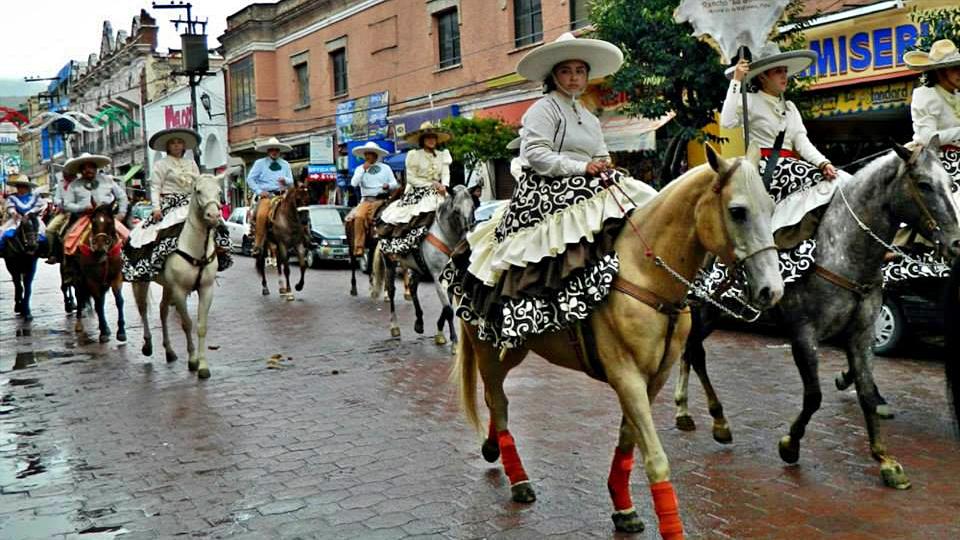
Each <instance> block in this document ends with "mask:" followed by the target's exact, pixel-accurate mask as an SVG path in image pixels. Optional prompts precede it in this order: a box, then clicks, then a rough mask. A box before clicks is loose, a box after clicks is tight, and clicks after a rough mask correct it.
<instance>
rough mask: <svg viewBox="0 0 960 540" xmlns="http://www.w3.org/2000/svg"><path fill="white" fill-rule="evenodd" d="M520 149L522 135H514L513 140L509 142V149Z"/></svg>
mask: <svg viewBox="0 0 960 540" xmlns="http://www.w3.org/2000/svg"><path fill="white" fill-rule="evenodd" d="M519 149H520V137H514V138H513V140H512V141H510V142H508V143H507V150H519Z"/></svg>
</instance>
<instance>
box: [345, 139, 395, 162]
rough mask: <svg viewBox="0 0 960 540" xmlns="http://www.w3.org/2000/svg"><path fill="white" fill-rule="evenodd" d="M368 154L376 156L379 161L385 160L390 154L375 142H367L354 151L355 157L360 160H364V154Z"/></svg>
mask: <svg viewBox="0 0 960 540" xmlns="http://www.w3.org/2000/svg"><path fill="white" fill-rule="evenodd" d="M367 153H374V154H376V155H377V159H381V158H383V156H385V155H387V154H389V152H387V151H386V150H384V149H383V148H380V145H378V144H377V143H375V142H373V141H367V142H366V143H365V144H364V145H363V146H358V147H356V148H354V149H353V155H354V156H356V157H358V158H360V159H363V157H364V154H367Z"/></svg>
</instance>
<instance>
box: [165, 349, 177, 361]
mask: <svg viewBox="0 0 960 540" xmlns="http://www.w3.org/2000/svg"><path fill="white" fill-rule="evenodd" d="M176 361H177V353H175V352H173V351H167V363H170V362H176Z"/></svg>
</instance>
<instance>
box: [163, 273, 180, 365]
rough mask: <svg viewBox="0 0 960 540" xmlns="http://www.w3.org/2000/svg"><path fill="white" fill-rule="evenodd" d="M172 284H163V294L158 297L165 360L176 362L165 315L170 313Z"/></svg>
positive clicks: (175, 354)
mask: <svg viewBox="0 0 960 540" xmlns="http://www.w3.org/2000/svg"><path fill="white" fill-rule="evenodd" d="M172 287H173V286H172V285H164V287H163V295H162V296H161V297H160V329H161V330H162V331H163V351H164V353H165V355H166V359H167V362H176V361H177V353H176V351H174V350H173V347H172V346H171V345H170V326H169V325H167V315H169V314H170V296H171V290H172Z"/></svg>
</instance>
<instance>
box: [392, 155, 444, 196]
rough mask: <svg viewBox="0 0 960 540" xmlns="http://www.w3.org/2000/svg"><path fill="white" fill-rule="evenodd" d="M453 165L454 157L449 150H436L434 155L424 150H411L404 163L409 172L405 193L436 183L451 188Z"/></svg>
mask: <svg viewBox="0 0 960 540" xmlns="http://www.w3.org/2000/svg"><path fill="white" fill-rule="evenodd" d="M451 163H453V157H451V156H450V152H449V151H448V150H436V151H434V153H433V154H431V153H429V152H427V151H426V150H423V149H416V150H410V151H409V152H407V158H406V160H405V161H404V168H405V169H406V171H407V187H405V188H404V192H409V191H412V190H413V189H414V188H418V187H425V186H430V185H433V183H434V182H440V183H441V184H443V185H444V186H449V185H450V164H451Z"/></svg>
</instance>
